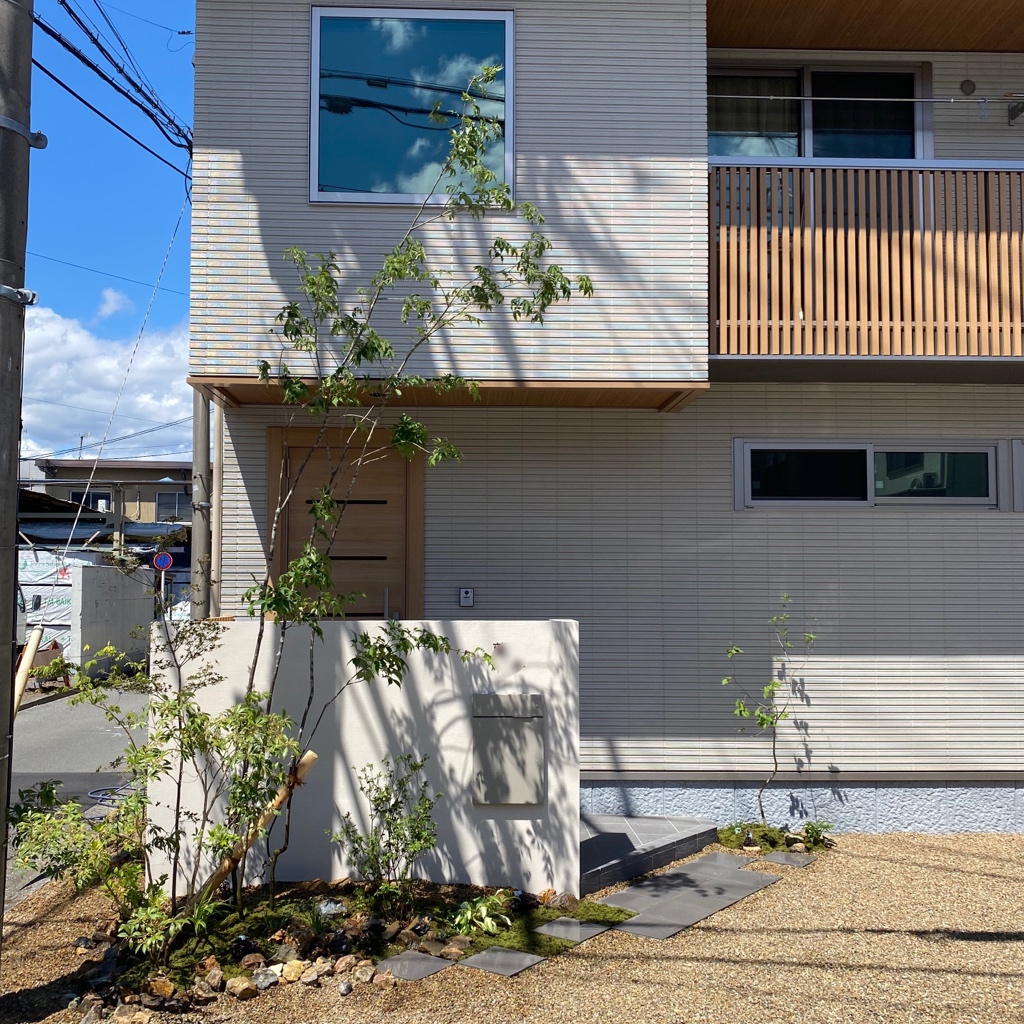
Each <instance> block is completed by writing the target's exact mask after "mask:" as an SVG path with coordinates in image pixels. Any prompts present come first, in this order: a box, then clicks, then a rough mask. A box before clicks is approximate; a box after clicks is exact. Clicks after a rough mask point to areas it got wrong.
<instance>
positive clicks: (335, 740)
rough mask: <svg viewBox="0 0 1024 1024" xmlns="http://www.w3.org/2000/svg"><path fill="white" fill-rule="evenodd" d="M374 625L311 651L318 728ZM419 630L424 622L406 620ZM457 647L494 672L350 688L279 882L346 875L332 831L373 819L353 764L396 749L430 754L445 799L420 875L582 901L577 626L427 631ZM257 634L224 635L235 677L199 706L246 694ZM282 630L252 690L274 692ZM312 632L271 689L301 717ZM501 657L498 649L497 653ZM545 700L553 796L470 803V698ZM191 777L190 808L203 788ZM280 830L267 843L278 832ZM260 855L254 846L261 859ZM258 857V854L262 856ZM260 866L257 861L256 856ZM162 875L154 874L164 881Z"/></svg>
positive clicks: (336, 708) (215, 658) (436, 787)
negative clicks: (356, 637)
mask: <svg viewBox="0 0 1024 1024" xmlns="http://www.w3.org/2000/svg"><path fill="white" fill-rule="evenodd" d="M377 625H378V624H377V623H363V624H360V623H355V622H326V623H324V631H325V641H324V642H323V643H322V644H321V643H319V642H317V644H316V674H317V675H316V678H317V686H316V690H315V693H314V695H313V703H312V707H311V712H310V718H309V722H310V723H312V722H314V721H315V720H316V718H317V716H318V715H319V713H320V710H321V708H322V707H323V706H324V704H325V702H326V701H327V700H329V699H330V697H332V696H333V695H334V694H335V693H336V692H337V689H338V687H339V686H340V684H341V682H342V681H344V679H346V678H347V677H348V675H349V668H348V663H349V661H350V659H351V657H352V646H351V641H350V634H351V631H352V630H354V629H362V628H366V629H371V630H372V629H374V628H376V626H377ZM410 625H415V624H414V623H411V624H410ZM424 625H426V626H427V627H428V628H430V629H432V630H434V631H435V632H438V633H442V634H444V635H445V636H447V637H449V638H450V640H451V641H452V644H453V646H457V647H459V648H462V649H469V650H475V649H476V648H478V647H479V648H482V649H483V650H485V651H487V652H489V653H490V652H493V653H494V654H495V656H496V658H497V670H496V671H491V670H489V669H488V668H487V666H486V665H484V664H483V663H482V662H480V661H479V659H473V660H472V661H471V662H470V663H469V664H467V665H463V664H462V662H461V660H460V659H459V657H458V656H457V655H454V654H453V655H452V656H451V657H445V656H442V655H431V654H415V655H412V656H410V658H409V673H408V676H407V678H406V681H405V684H404V685H403V686H402V687H401V688H398V687H393V686H392V687H389V686H386V685H385V684H383V683H375V684H372V685H367V684H362V683H360V684H357V685H355V686H352V687H350V688H349V689H348V690H346V691H345V693H344V694H343V695H342V696H341V697H340V698H339V699H338V700H337V701H335V703H334V704H333V705H332V706H331V708H330V710H329V711H328V713H327V714H326V715H325V717H324V720H323V723H322V725H321V726H320V729H319V732H318V733H317V734H316V736H315V738H314V739H313V741H312V743H311V744H310V745H311V747H312V749H314V750H315V751H316V752H317V754H318V755H319V757H320V760H319V762H318V763H317V765H316V766H315V767H314V769H313V771H312V772H311V773H310V775H309V776H308V777H307V780H306V784H305V785H304V786H302V787H301V788H300V789H299V790H298V793H297V795H296V797H295V800H294V807H293V812H292V823H291V845H290V849H289V850H288V852H287V854H285V855H284V856H283V857H282V858H281V860H280V861H279V864H278V871H277V876H278V878H279V879H292V880H297V879H308V878H324V879H331V878H340V877H343V876H344V875H347V874H349V872H350V866H349V865H348V864H347V863H346V862H345V859H344V856H343V853H342V850H341V848H340V847H339V846H337V845H335V844H332V843H331V842H330V841H329V840H328V837H327V835H326V834H325V832H326V831H328V830H336V829H337V828H338V827H339V824H340V821H341V818H342V816H343V815H344V813H345V812H346V811H352V812H353V814H354V816H355V817H356V819H357V820H362V821H363V822H364V823H365V806H364V805H363V803H362V797H361V796H360V794H359V792H358V788H357V779H356V773H355V772H354V771H353V766H354V767H356V768H361V767H363V766H364V765H366V764H369V763H374V764H379V762H380V760H381V758H382V757H383V756H384V755H385V754H388V755H389V756H390V757H391V758H392V759H393V758H394V757H395V756H396V755H398V754H406V753H412V754H415V755H416V756H417V757H422V756H423V755H424V754H429V755H430V760H428V761H427V764H426V766H425V768H424V773H425V776H426V778H427V779H428V781H429V783H430V788H431V791H432V792H433V793H437V792H441V793H443V794H444V797H443V799H442V800H441V801H440V802H439V803H438V805H437V806H436V807H435V809H434V814H433V818H434V821H435V822H436V824H437V848H436V849H435V850H434V851H433V852H432V853H430V854H428V855H426V856H424V857H423V859H422V860H420V861H419V862H418V864H417V869H416V874H418V875H419V876H420V877H426V878H430V879H432V880H434V881H438V882H442V881H450V882H472V883H476V884H480V885H497V886H513V887H515V888H520V889H523V890H526V891H529V892H538V891H540V890H543V889H545V888H547V887H549V886H550V887H552V888H555V889H558V890H560V891H562V890H566V891H570V892H576V891H577V890H578V887H579V752H578V735H579V720H578V714H579V711H578V699H577V697H578V669H579V662H578V642H579V641H578V627H577V624H576V623H575V622H571V621H567V620H561V621H552V622H532V621H517V622H457V621H454V622H453V621H443V622H436V621H435V622H428V623H424ZM256 629H257V625H256V623H255V622H253V621H250V620H246V621H238V622H234V623H230V624H228V625H227V626H226V627H225V632H224V636H223V642H222V644H221V646H220V648H219V649H218V650H217V651H216V652H214V654H213V655H212V656H211V660H212V662H214V663H215V664H216V666H217V668H218V670H219V671H220V672H222V673H224V674H225V675H226V676H227V681H226V682H224V683H222V684H220V685H217V686H214V687H209V688H207V689H203V690H201V691H200V694H199V699H200V701H201V703H202V705H203V707H204V708H205V709H206V710H208V711H210V712H211V713H217V712H219V711H221V710H223V709H224V708H226V707H228V706H230V705H231V704H232V703H234V702H236V701H237V700H238V699H239V698H240V697H241V696H242V695H243V694H244V692H245V682H246V678H247V672H248V666H249V664H250V663H251V661H252V656H253V651H254V649H255V637H256ZM276 636H277V632H276V628H275V627H274V626H270V627H269V629H268V637H267V640H266V641H265V646H264V648H263V654H262V655H261V657H260V660H259V662H258V671H257V683H256V685H257V689H259V690H261V691H266V690H267V689H269V683H270V675H271V667H270V665H271V656H270V654H271V652H272V651H273V650H274V645H275V643H276ZM308 641H309V633H308V632H306V631H304V630H301V629H292V630H290V631H289V632H288V634H287V643H286V646H285V653H284V661H283V666H282V670H281V675H280V679H279V681H278V684H277V689H276V691H275V699H274V706H275V709H278V710H279V709H284V710H286V711H287V712H288V713H289V714H290V715H291V716H292V717H293V718H296V719H299V718H300V717H301V715H302V711H303V708H304V706H305V703H306V699H307V696H308V679H309V666H308V651H309V643H308ZM496 644H500V645H501V646H500V648H498V649H495V645H496ZM486 692H497V693H539V694H542V695H543V698H544V704H545V719H544V722H545V730H546V749H547V765H546V768H547V799H546V800H545V802H544V803H543V804H541V805H539V806H481V805H476V804H474V803H473V799H472V787H473V778H474V770H473V743H472V734H471V721H470V698H471V695H472V694H474V693H486ZM192 781H194V780H193V779H191V778H190V779H189V780H188V781H187V782H186V786H185V796H186V800H193V801H194V800H195V797H196V792H197V789H196V787H195V786H194V785H191V784H190V783H191V782H192ZM151 796H152V797H153V798H154V800H156V801H157V802H158V804H159V805H161V806H158V807H157V809H156V811H155V814H156V815H157V816H158V820H161V821H165V820H166V817H165V816H166V814H167V810H166V806H167V805H168V804H169V803H171V802H172V796H173V790H172V787H171V786H170V785H169V783H167V782H166V781H164V782H162V783H160V784H158V785H156V786H154V787H153V788H152V789H151ZM282 824H283V823H282V822H280V821H279V822H278V823H277V826H276V828H275V830H274V832H273V834H272V839H271V841H272V843H273V844H274V845H277V844H278V843H280V841H281V836H282V834H283V829H282ZM261 849H262V846H258V847H257V850H261ZM261 856H262V855H261ZM255 860H256V864H255V867H256V868H257V869H258V868H259V867H260V865H261V863H262V861H261V859H260V856H257V857H256V858H255ZM161 870H163V869H162V868H160V867H159V866H158V868H157V874H159V873H160V871H161Z"/></svg>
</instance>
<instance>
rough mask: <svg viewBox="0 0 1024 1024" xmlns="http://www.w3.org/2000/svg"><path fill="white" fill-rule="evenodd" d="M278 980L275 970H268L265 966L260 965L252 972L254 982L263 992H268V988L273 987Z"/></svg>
mask: <svg viewBox="0 0 1024 1024" xmlns="http://www.w3.org/2000/svg"><path fill="white" fill-rule="evenodd" d="M277 982H278V977H277V975H276V974H275V973H274V972H273V971H268V970H267V969H266V968H265V967H259V968H257V969H256V970H255V971H253V972H252V983H253V984H254V985H255V986H256V987H257V988H258V989H259V990H260V991H261V992H266V991H267V989H268V988H273V987H274V986H275V985H276V984H277Z"/></svg>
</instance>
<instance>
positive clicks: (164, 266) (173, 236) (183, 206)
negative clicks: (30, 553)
mask: <svg viewBox="0 0 1024 1024" xmlns="http://www.w3.org/2000/svg"><path fill="white" fill-rule="evenodd" d="M187 207H188V199H187V197H186V199H185V201H184V202H182V204H181V209H180V210H179V211H178V219H177V220H176V221H175V222H174V230H173V231H172V232H171V240H170V241H169V242H168V243H167V250H166V252H165V253H164V259H163V263H161V264H160V272H159V273H158V274H157V278H156V284H155V285H154V286H153V290H152V292H151V293H150V296H149V305H148V306H147V307H146V312H145V315H144V316H143V318H142V325H141V326H140V328H139V334H138V337H137V338H136V339H135V345H134V347H133V348H132V351H131V354H130V355H129V356H128V363H127V365H126V366H125V368H124V376H123V377H122V378H121V386H120V387H119V388H118V390H117V395H116V396H115V397H114V405H113V408H112V409H111V410H110V418H109V419H108V420H107V425H106V427H105V428H104V431H103V437H102V439H101V440H100V442H99V450H98V451H97V452H96V457H95V458H94V459H93V463H92V469H91V470H90V472H89V483H90V484H91V482H92V481H93V479H95V477H96V470H97V468H98V467H99V460H100V456H102V454H103V447H104V445H105V444H106V443H107V437H108V435H109V434H110V428H111V426H112V425H113V422H114V417H115V415H116V414H117V407H118V405H119V404H120V402H121V397H122V395H123V394H124V389H125V388H126V387H127V386H128V375H129V374H130V373H131V370H132V364H133V363H134V362H135V356H136V354H137V353H138V351H139V346H140V345H141V344H142V336H143V334H145V332H146V325H147V324H148V323H149V314H150V313H151V312H152V310H153V304H154V302H155V301H156V292H157V287H158V286H159V284H160V282H161V281H162V280H163V276H164V271H165V270H166V269H167V263H168V261H169V260H170V258H171V250H172V249H173V248H174V241H175V239H176V238H177V237H178V229H179V228H180V227H181V222H182V220H183V219H184V216H185V210H186V209H187ZM189 418H190V417H185V418H184V419H183V420H181V421H180V422H185V420H187V419H189ZM153 429H160V428H153ZM147 432H148V431H147ZM140 433H141V432H140ZM85 490H86V493H88V491H89V484H86V488H85ZM81 516H82V506H81V505H79V507H78V509H77V510H76V512H75V518H74V521H73V522H72V524H71V529H70V531H69V532H68V539H67V543H66V544H65V545H64V553H63V554H62V556H61V561H62V562H65V561H66V560H67V557H68V552H69V551H70V550H71V540H72V538H73V537H74V535H75V529H76V528H77V526H78V521H79V519H80V518H81ZM56 586H57V578H56V576H54V580H53V588H56ZM50 598H51V599H52V598H53V589H52V588H51V591H50Z"/></svg>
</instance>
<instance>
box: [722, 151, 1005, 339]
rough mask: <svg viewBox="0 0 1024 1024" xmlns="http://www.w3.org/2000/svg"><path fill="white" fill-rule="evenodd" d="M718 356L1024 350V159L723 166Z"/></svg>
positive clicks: (804, 162)
mask: <svg viewBox="0 0 1024 1024" xmlns="http://www.w3.org/2000/svg"><path fill="white" fill-rule="evenodd" d="M710 179H711V181H710V187H711V217H712V223H711V238H712V245H713V246H714V248H713V251H712V256H711V266H710V319H711V332H710V354H711V355H712V356H838V357H857V356H897V357H911V356H914V357H918V356H919V357H928V356H931V357H953V356H964V357H988V358H1009V357H1013V356H1021V355H1024V294H1022V291H1024V224H1022V219H1024V170H1022V169H1020V167H1018V168H1017V169H1011V168H1008V167H1006V166H1005V165H1003V166H1000V165H995V164H990V165H987V164H986V162H985V161H980V162H978V164H976V165H972V166H970V167H968V166H965V165H963V164H962V163H957V164H944V165H940V164H936V163H915V164H913V165H909V164H908V165H906V166H901V167H892V166H889V167H880V166H877V165H874V166H868V165H861V166H844V167H835V166H818V165H815V164H811V163H809V162H807V161H799V162H794V164H793V165H789V166H787V165H782V164H780V165H772V166H752V165H739V164H722V165H719V166H713V167H712V168H711V171H710Z"/></svg>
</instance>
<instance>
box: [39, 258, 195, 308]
mask: <svg viewBox="0 0 1024 1024" xmlns="http://www.w3.org/2000/svg"><path fill="white" fill-rule="evenodd" d="M26 254H27V255H29V256H34V257H35V258H36V259H38V260H49V261H50V262H51V263H61V264H63V265H64V266H65V267H74V268H75V270H87V271H88V272H89V273H90V274H98V275H99V276H100V277H110V278H113V279H114V280H115V281H127V282H128V283H129V284H140V285H142V286H143V287H144V288H152V287H154V285H152V284H151V283H150V282H149V281H137V280H136V279H135V278H134V277H125V276H124V275H123V274H110V273H108V272H107V271H105V270H97V269H96V268H95V267H83V266H82V264H81V263H71V262H69V261H68V260H59V259H57V257H56V256H44V255H43V254H42V253H41V252H32V251H31V250H26ZM155 287H156V288H157V289H158V290H159V291H162V292H173V293H174V294H175V295H184V296H185V298H186V299H187V298H188V292H183V291H181V290H179V289H178V288H168V287H166V286H165V285H162V284H160V285H156V286H155Z"/></svg>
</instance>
